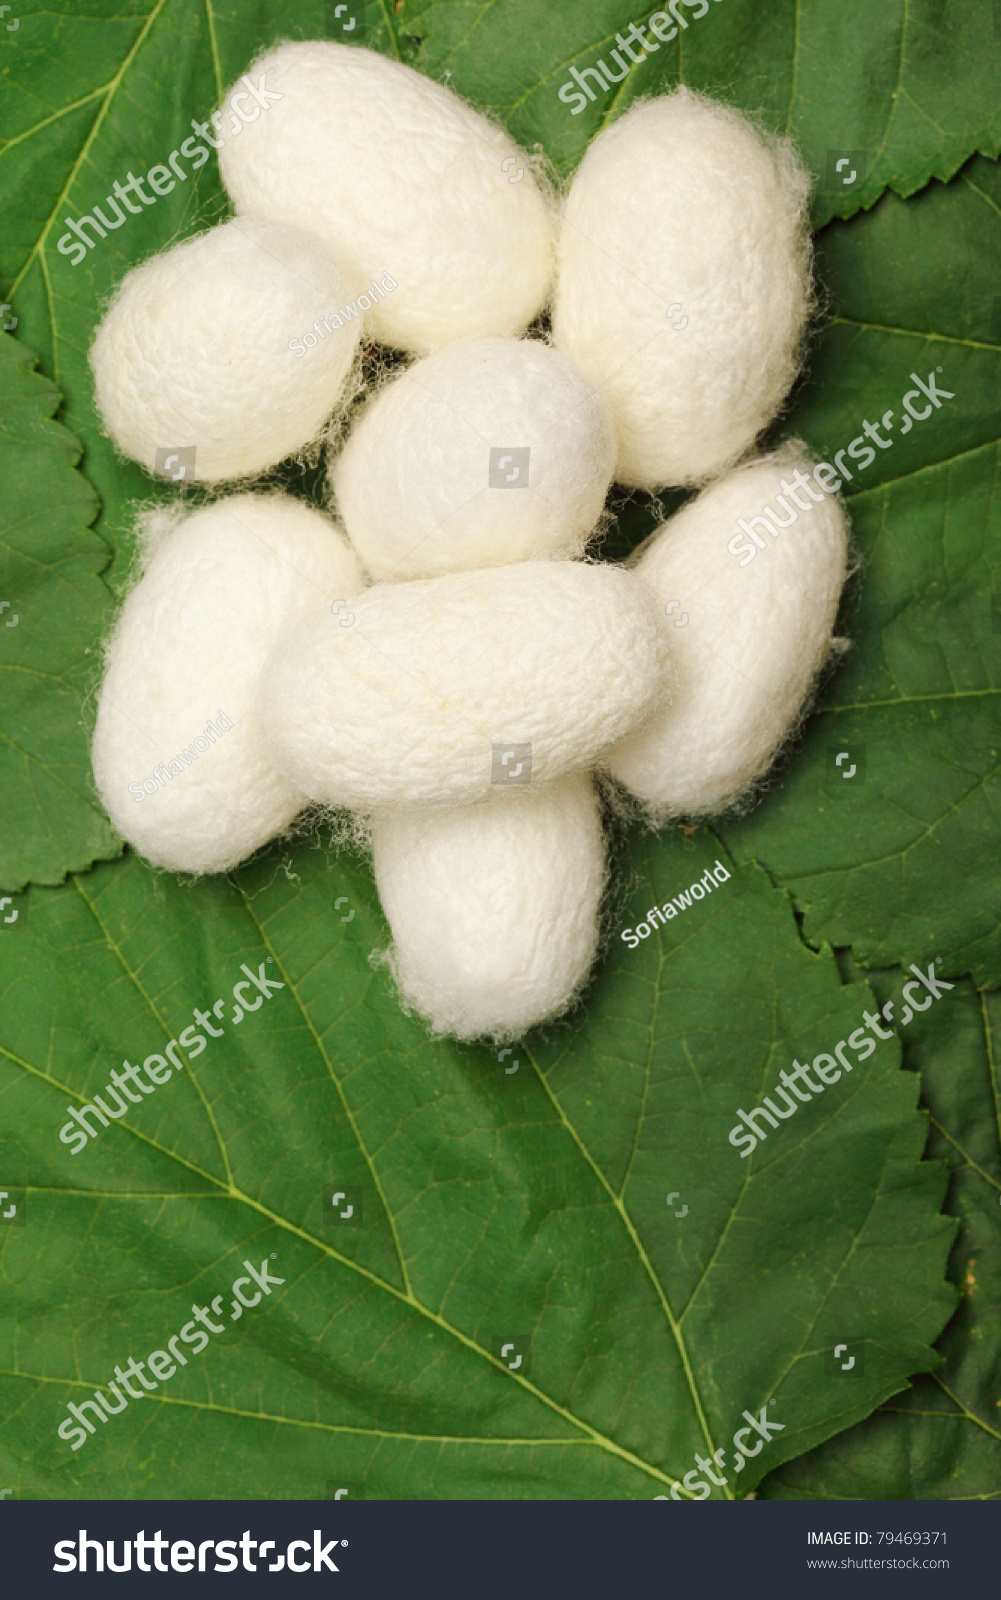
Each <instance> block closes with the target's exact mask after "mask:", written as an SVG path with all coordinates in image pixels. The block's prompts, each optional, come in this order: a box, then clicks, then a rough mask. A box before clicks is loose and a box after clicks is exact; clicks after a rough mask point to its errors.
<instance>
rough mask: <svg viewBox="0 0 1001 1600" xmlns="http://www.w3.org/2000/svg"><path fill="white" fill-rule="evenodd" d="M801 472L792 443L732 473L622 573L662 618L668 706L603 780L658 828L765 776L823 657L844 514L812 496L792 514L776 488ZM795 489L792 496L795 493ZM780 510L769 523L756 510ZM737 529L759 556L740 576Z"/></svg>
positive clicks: (842, 571)
mask: <svg viewBox="0 0 1001 1600" xmlns="http://www.w3.org/2000/svg"><path fill="white" fill-rule="evenodd" d="M811 466H812V463H811V462H810V461H809V460H807V458H806V456H805V454H804V452H803V447H802V446H801V445H796V444H793V445H789V446H787V447H786V448H785V449H783V450H782V451H781V452H779V453H778V454H776V455H773V456H767V457H765V458H763V459H762V460H760V461H756V462H753V463H752V464H750V465H749V466H746V467H742V468H740V469H738V470H737V471H735V472H732V473H731V474H730V475H729V476H728V477H725V478H723V479H722V480H721V481H720V482H718V483H716V484H714V485H713V486H712V487H711V488H709V489H706V490H705V491H704V492H703V493H702V494H701V495H700V496H699V497H698V499H696V500H694V501H693V502H691V504H689V505H687V506H686V507H684V509H683V510H681V511H679V512H678V513H677V515H676V516H674V517H672V518H671V519H670V521H668V522H666V523H665V524H664V525H663V527H662V528H661V529H660V530H659V532H658V533H657V534H655V536H654V537H653V539H652V541H650V542H649V543H648V544H647V545H646V547H645V548H644V549H643V551H642V552H641V554H640V557H639V560H638V561H636V563H635V565H634V567H633V571H634V573H635V575H636V577H637V578H640V579H641V580H642V581H643V582H644V583H645V584H647V585H648V586H649V588H650V590H651V592H652V593H653V594H655V595H656V596H657V599H658V602H659V603H660V604H661V606H662V607H664V608H666V606H667V605H668V604H670V603H671V602H672V601H680V607H681V608H683V612H682V611H681V610H680V609H679V607H678V606H677V605H675V607H674V609H673V610H672V613H671V615H672V617H673V618H674V620H675V622H677V621H679V620H680V617H681V615H682V614H684V615H687V617H688V621H687V622H686V623H685V625H684V626H682V627H678V626H674V627H672V629H671V633H672V638H671V661H672V666H673V668H674V681H673V684H672V689H671V695H672V700H671V704H670V705H669V706H666V707H665V708H663V709H662V710H660V711H658V712H657V714H656V715H655V716H654V717H652V718H651V720H650V721H649V722H648V723H647V724H646V726H645V727H644V728H642V729H641V730H640V732H639V733H637V734H635V735H634V736H633V737H631V738H629V739H627V740H625V742H624V743H623V744H621V745H619V747H618V748H617V749H616V750H614V751H612V753H611V756H610V758H609V762H608V765H609V770H610V771H611V773H612V775H613V776H614V777H616V778H618V779H619V781H620V782H621V783H623V784H624V785H625V786H626V788H627V789H629V790H631V791H632V793H633V794H634V795H636V796H638V797H639V799H640V800H641V801H642V802H643V803H644V804H645V806H646V807H647V808H648V809H649V811H650V812H651V813H652V814H653V816H654V818H655V819H656V820H657V821H667V820H668V819H669V818H671V817H675V816H691V815H697V814H700V813H711V812H719V811H724V810H726V809H727V808H728V807H730V806H732V805H733V804H734V803H735V802H736V801H738V800H740V799H741V798H742V797H743V796H744V795H746V793H747V792H748V791H749V790H750V789H751V788H752V786H753V785H754V784H755V782H756V781H757V780H758V779H759V778H761V777H762V776H763V774H764V773H765V772H766V771H767V770H768V768H769V766H770V765H771V763H772V760H773V759H774V757H775V755H776V753H777V751H778V750H779V748H780V747H781V745H782V744H783V743H784V741H785V740H786V738H787V737H788V735H789V734H790V732H791V731H792V730H793V728H794V727H795V725H796V723H797V722H798V720H799V717H800V715H801V713H802V711H803V709H804V707H805V705H806V703H807V701H808V699H809V696H810V692H811V689H812V687H813V684H814V680H815V679H816V676H817V673H818V672H819V670H820V668H821V666H822V665H823V663H824V661H825V659H826V657H827V654H828V652H829V650H830V648H831V642H832V631H833V628H834V621H835V617H836V614H837V609H838V600H839V598H840V595H841V589H842V585H843V583H844V580H845V576H846V558H847V549H846V547H847V534H846V522H845V514H844V510H843V507H842V504H841V501H840V499H839V498H838V497H837V496H836V495H823V494H822V492H821V491H820V490H819V489H818V488H817V487H816V484H815V483H814V485H813V493H814V495H819V496H820V498H819V501H817V502H815V501H814V500H813V499H811V498H810V497H809V496H808V495H806V494H805V491H803V490H802V489H797V493H798V494H799V495H800V496H802V498H803V499H804V500H807V501H808V502H809V509H801V510H798V511H797V510H796V508H795V505H794V504H791V503H790V501H789V499H788V497H786V501H785V505H784V506H783V504H782V503H781V502H779V500H778V497H779V496H782V495H783V494H784V490H783V480H786V481H788V479H789V477H790V476H791V475H792V474H793V473H794V472H795V471H796V470H797V469H799V470H801V471H802V472H803V473H804V474H807V473H809V472H810V470H811ZM795 487H796V486H795V485H794V488H795ZM773 503H777V504H778V509H777V511H776V516H777V517H778V518H779V519H781V520H786V519H787V518H788V515H789V511H790V510H791V511H792V513H793V519H792V520H791V521H790V523H789V526H787V527H782V528H779V527H777V526H773V525H772V523H771V521H770V519H766V518H764V517H763V516H762V513H763V512H764V511H765V510H766V509H767V508H768V507H769V506H771V505H772V504H773ZM738 518H743V519H744V520H745V521H746V522H748V523H749V524H750V523H751V519H752V518H757V519H758V521H757V522H755V523H753V524H751V526H753V527H754V529H755V531H757V532H758V537H759V538H761V539H762V540H763V541H764V548H757V546H756V545H754V544H753V543H751V540H747V543H748V544H750V545H751V548H755V549H756V550H757V553H756V556H755V558H754V559H753V560H751V561H749V562H748V563H747V564H746V565H742V564H741V562H740V561H738V560H737V559H736V558H735V556H734V555H733V554H732V552H731V551H730V550H729V549H728V545H729V544H730V543H731V542H732V541H736V540H740V538H741V535H740V533H739V530H738V521H737V519H738Z"/></svg>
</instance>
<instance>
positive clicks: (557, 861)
mask: <svg viewBox="0 0 1001 1600" xmlns="http://www.w3.org/2000/svg"><path fill="white" fill-rule="evenodd" d="M372 851H373V865H374V868H375V879H376V884H377V886H378V890H379V896H380V899H381V901H382V906H383V910H384V911H385V913H386V917H387V920H388V921H389V925H390V928H391V929H392V933H393V945H392V948H391V950H390V952H389V962H390V967H391V970H392V973H393V977H394V978H395V980H396V984H397V987H398V989H399V992H400V997H401V999H402V1001H403V1003H404V1005H405V1006H407V1007H408V1008H413V1009H414V1010H416V1011H417V1012H419V1013H420V1015H421V1016H422V1017H424V1018H425V1019H426V1020H427V1022H429V1023H430V1025H431V1028H432V1030H433V1031H434V1032H435V1033H439V1034H444V1033H448V1034H454V1035H455V1036H456V1037H457V1038H460V1039H472V1038H477V1037H480V1036H483V1035H487V1036H489V1037H492V1038H493V1039H494V1040H495V1041H496V1042H497V1043H502V1042H503V1041H504V1040H506V1039H517V1038H519V1037H520V1036H521V1035H522V1034H523V1033H526V1032H527V1031H528V1029H529V1028H532V1027H535V1026H536V1025H537V1024H539V1023H541V1022H545V1021H547V1020H548V1019H549V1018H551V1017H555V1016H558V1015H559V1014H560V1013H561V1012H563V1011H565V1010H566V1008H567V1007H568V1006H569V1005H570V1004H571V1003H572V1001H573V999H574V996H575V995H576V994H577V992H578V990H579V989H580V987H581V985H582V984H583V983H584V981H585V979H586V978H587V975H588V973H589V971H590V969H591V965H592V963H593V961H594V957H595V952H596V950H597V945H598V907H599V904H600V901H601V893H602V889H603V886H604V882H605V842H604V837H603V834H602V828H601V820H600V816H599V809H598V804H597V800H596V797H595V794H594V791H593V788H592V785H591V780H590V779H589V778H588V777H587V776H586V775H585V774H583V773H575V774H574V775H573V776H572V777H567V778H563V779H560V780H558V781H557V782H555V783H551V784H544V785H539V786H537V785H535V784H531V785H529V786H528V787H526V788H521V789H511V790H510V791H508V792H507V793H505V794H503V795H500V796H496V797H494V798H491V799H489V800H486V801H484V802H482V803H481V804H479V805H473V806H464V807H461V808H459V809H458V810H454V811H453V810H448V811H437V812H434V813H431V814H428V813H425V812H411V813H405V812H393V813H389V814H387V815H384V816H381V817H380V818H378V819H377V820H376V822H375V824H374V826H373V830H372Z"/></svg>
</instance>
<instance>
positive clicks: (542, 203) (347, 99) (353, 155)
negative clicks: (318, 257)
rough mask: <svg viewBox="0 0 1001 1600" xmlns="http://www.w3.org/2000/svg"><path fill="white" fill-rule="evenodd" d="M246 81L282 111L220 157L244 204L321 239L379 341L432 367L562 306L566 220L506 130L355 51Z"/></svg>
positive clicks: (323, 54) (405, 70) (436, 87)
mask: <svg viewBox="0 0 1001 1600" xmlns="http://www.w3.org/2000/svg"><path fill="white" fill-rule="evenodd" d="M247 76H248V77H250V78H252V79H253V81H254V82H255V83H257V82H258V80H260V79H261V78H262V77H266V84H267V91H268V93H269V94H273V95H275V96H276V98H275V100H274V103H272V104H269V105H268V108H267V110H266V111H262V112H261V115H260V116H259V117H258V118H256V119H255V120H254V121H253V122H252V123H249V124H247V125H245V126H244V127H243V128H242V129H241V131H240V134H239V137H238V138H235V139H229V140H227V142H226V144H225V145H224V146H223V148H222V149H221V150H220V152H219V170H220V172H221V174H222V179H223V182H224V184H225V185H226V188H227V190H228V192H229V194H230V196H231V198H232V200H233V204H234V206H235V208H236V210H237V212H238V213H239V214H249V215H254V216H262V217H268V218H270V219H271V220H272V221H274V222H283V223H284V222H291V223H295V224H297V225H298V226H299V227H303V228H310V229H312V230H313V232H315V233H317V234H319V235H320V237H321V238H322V239H323V240H324V242H325V243H326V244H327V246H328V247H329V249H330V252H331V254H332V255H333V257H334V259H335V260H336V261H337V262H338V264H339V265H340V266H341V268H342V270H343V272H344V274H345V276H346V277H347V278H348V279H349V281H350V284H351V292H352V294H353V295H355V296H357V295H358V294H360V293H364V294H365V296H366V297H367V298H369V299H370V300H371V301H372V305H371V307H370V308H369V309H368V310H366V311H365V315H366V319H367V322H368V325H369V327H370V328H371V330H372V333H373V334H374V336H375V338H377V339H380V340H381V341H382V342H383V343H384V344H390V345H396V346H398V347H399V348H400V349H403V350H413V351H416V352H420V353H424V352H426V351H428V350H430V349H432V348H433V347H434V346H435V345H438V344H444V343H446V342H447V341H448V340H449V339H458V338H461V337H462V336H463V335H466V334H477V335H493V334H501V335H505V334H514V333H518V332H520V331H521V330H522V329H523V328H525V327H527V326H528V324H529V323H530V322H531V321H532V319H533V317H535V316H536V315H537V314H538V312H539V311H540V310H541V309H542V306H543V304H544V302H545V300H546V297H547V295H548V292H549V283H550V278H551V274H552V261H553V218H552V213H551V209H550V207H549V205H548V203H547V202H546V200H544V199H543V196H542V195H541V193H540V192H539V189H538V187H537V185H536V183H535V180H534V178H533V176H532V172H531V169H530V167H529V161H528V157H527V155H526V154H525V152H524V151H523V150H522V151H520V150H519V149H518V146H517V145H516V144H515V143H514V142H513V140H512V139H511V138H510V137H509V136H508V134H507V133H505V131H504V129H503V128H500V127H498V126H497V125H496V123H493V122H491V121H489V120H488V119H487V118H486V117H484V116H481V115H480V114H479V113H478V112H476V111H474V110H473V109H472V107H471V106H468V105H467V104H466V103H465V101H464V100H461V99H460V98H459V96H458V95H456V94H453V93H452V91H451V90H449V89H446V88H443V87H442V85H441V84H438V83H434V82H433V81H432V80H431V79H430V78H427V77H425V76H424V74H423V73H420V72H416V71H414V69H413V68H412V67H406V66H403V65H401V63H400V62H397V61H390V60H389V59H388V58H387V57H386V56H383V55H379V54H377V53H376V52H375V51H372V50H363V49H359V48H358V47H357V46H353V45H342V44H331V43H324V42H322V41H321V42H316V43H307V44H280V45H277V46H275V47H274V48H273V49H271V50H267V51H266V52H265V53H264V54H263V55H262V56H260V57H259V58H258V60H257V61H256V62H255V63H254V65H253V67H251V69H250V71H249V73H248V74H247ZM241 87H242V80H241V84H237V85H235V91H234V92H238V91H239V90H240V89H241ZM519 174H520V176H519ZM386 273H388V274H389V275H390V278H391V279H392V280H393V287H392V288H391V289H389V290H388V292H384V293H382V294H380V292H379V289H378V288H374V289H373V284H375V285H380V284H381V281H382V278H383V275H384V274H386Z"/></svg>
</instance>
